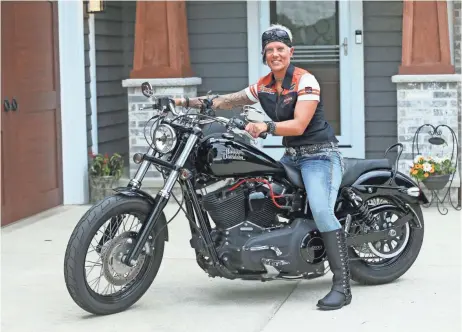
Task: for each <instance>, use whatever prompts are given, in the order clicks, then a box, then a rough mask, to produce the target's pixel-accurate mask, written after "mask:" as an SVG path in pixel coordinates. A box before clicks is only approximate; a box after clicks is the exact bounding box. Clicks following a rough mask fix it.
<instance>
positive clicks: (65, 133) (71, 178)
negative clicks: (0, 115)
mask: <svg viewBox="0 0 462 332" xmlns="http://www.w3.org/2000/svg"><path fill="white" fill-rule="evenodd" d="M83 10H84V8H83V2H82V1H64V0H60V1H58V26H59V66H60V81H61V82H60V83H61V130H62V156H63V157H62V163H63V165H62V167H63V204H84V203H86V202H87V201H88V170H87V167H88V166H87V160H88V159H87V122H86V112H85V106H86V105H85V59H84V39H83V38H84V29H83Z"/></svg>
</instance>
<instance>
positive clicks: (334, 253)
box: [317, 229, 352, 310]
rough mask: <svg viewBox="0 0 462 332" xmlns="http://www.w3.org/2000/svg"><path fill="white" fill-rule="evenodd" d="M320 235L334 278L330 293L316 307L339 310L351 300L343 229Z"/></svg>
mask: <svg viewBox="0 0 462 332" xmlns="http://www.w3.org/2000/svg"><path fill="white" fill-rule="evenodd" d="M321 234H322V238H323V240H324V245H325V247H326V252H327V259H328V260H329V265H330V270H331V271H332V273H333V274H334V276H333V277H332V284H333V285H332V289H331V291H330V292H329V293H328V294H327V295H326V296H325V297H324V298H322V299H321V300H319V301H318V305H317V306H318V307H319V308H320V309H322V310H335V309H340V308H341V307H343V306H344V305H348V304H350V302H351V298H352V296H351V288H350V269H349V266H348V264H349V262H348V249H347V245H346V238H345V232H344V231H343V229H338V230H335V231H331V232H323V233H321Z"/></svg>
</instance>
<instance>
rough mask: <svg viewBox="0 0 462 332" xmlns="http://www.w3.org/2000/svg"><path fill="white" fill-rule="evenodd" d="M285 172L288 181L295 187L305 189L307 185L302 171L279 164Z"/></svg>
mask: <svg viewBox="0 0 462 332" xmlns="http://www.w3.org/2000/svg"><path fill="white" fill-rule="evenodd" d="M279 164H280V165H281V166H282V167H283V168H284V170H285V172H286V175H287V179H288V180H289V181H290V183H292V184H293V185H294V186H296V187H298V188H301V189H304V188H305V185H304V184H303V178H302V173H301V172H300V170H299V169H298V168H296V167H294V166H289V165H286V164H283V163H279Z"/></svg>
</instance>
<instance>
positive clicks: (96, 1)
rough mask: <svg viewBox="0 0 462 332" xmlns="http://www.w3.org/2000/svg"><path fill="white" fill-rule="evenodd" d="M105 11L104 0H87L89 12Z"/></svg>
mask: <svg viewBox="0 0 462 332" xmlns="http://www.w3.org/2000/svg"><path fill="white" fill-rule="evenodd" d="M103 11H104V1H103V0H88V1H87V13H89V14H93V13H102V12H103Z"/></svg>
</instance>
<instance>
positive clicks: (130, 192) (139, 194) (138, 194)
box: [113, 187, 169, 242]
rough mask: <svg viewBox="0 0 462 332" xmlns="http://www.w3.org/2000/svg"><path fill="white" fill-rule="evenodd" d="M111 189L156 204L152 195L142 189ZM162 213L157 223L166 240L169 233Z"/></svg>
mask: <svg viewBox="0 0 462 332" xmlns="http://www.w3.org/2000/svg"><path fill="white" fill-rule="evenodd" d="M113 190H114V191H115V192H116V193H117V195H122V196H128V197H139V198H142V199H144V200H146V201H148V202H149V204H150V205H152V207H154V206H155V204H156V199H155V198H154V197H152V196H151V195H150V194H148V193H147V192H145V191H144V190H141V189H138V188H133V187H119V188H115V189H113ZM162 215H163V217H164V218H162V219H160V220H159V223H160V226H161V229H162V232H164V240H165V241H167V242H168V238H169V235H168V227H167V223H166V221H165V220H166V218H165V213H164V212H162Z"/></svg>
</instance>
